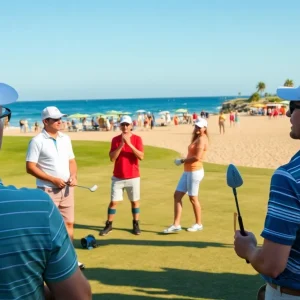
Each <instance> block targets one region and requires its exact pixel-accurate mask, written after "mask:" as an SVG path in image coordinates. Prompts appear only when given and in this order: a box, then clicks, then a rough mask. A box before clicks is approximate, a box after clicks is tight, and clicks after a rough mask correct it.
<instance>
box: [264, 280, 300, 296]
mask: <svg viewBox="0 0 300 300" xmlns="http://www.w3.org/2000/svg"><path fill="white" fill-rule="evenodd" d="M268 285H270V286H271V287H272V288H273V289H275V290H279V291H280V293H282V294H287V295H291V296H300V290H294V289H290V288H287V287H284V286H279V285H277V284H274V283H268Z"/></svg>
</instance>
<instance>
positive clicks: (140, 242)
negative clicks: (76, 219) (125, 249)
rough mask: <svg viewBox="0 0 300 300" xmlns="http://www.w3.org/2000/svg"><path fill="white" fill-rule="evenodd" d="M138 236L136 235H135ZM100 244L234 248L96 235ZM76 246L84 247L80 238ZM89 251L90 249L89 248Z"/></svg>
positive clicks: (199, 243) (211, 243) (227, 245)
mask: <svg viewBox="0 0 300 300" xmlns="http://www.w3.org/2000/svg"><path fill="white" fill-rule="evenodd" d="M135 237H136V236H135ZM95 238H96V240H97V244H98V246H99V247H100V248H101V247H103V246H110V245H135V246H156V247H193V248H207V247H219V248H232V247H233V246H232V244H222V243H214V242H199V241H169V240H165V241H157V240H140V239H139V237H136V238H135V239H127V240H126V239H106V238H105V237H100V236H95ZM73 244H74V247H75V248H80V249H81V248H82V247H81V242H80V240H78V239H74V241H73ZM87 251H88V250H87Z"/></svg>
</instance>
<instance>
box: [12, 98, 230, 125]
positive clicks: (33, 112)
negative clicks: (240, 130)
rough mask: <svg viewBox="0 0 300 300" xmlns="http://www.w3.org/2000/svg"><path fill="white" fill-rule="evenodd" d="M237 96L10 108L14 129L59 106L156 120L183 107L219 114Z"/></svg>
mask: <svg viewBox="0 0 300 300" xmlns="http://www.w3.org/2000/svg"><path fill="white" fill-rule="evenodd" d="M233 98H236V97H231V96H223V97H192V98H191V97H187V98H185V97H181V98H145V99H110V100H55V101H54V100H52V101H18V102H16V103H14V104H11V105H9V108H10V109H11V110H12V117H11V121H10V125H11V126H19V120H21V119H27V120H28V123H29V125H31V124H33V123H34V122H36V121H37V122H41V117H40V116H41V111H42V110H43V109H44V108H45V107H47V106H56V107H58V109H59V110H60V111H61V112H62V113H65V114H68V115H71V114H75V113H84V114H94V113H104V114H106V112H107V111H110V110H117V111H123V112H125V111H126V112H130V113H131V116H132V118H135V117H136V115H137V113H136V111H137V110H141V109H142V110H145V111H146V112H148V111H150V112H151V113H153V114H154V115H155V116H156V117H158V113H159V112H161V111H165V110H167V111H169V112H170V114H171V116H172V115H174V114H175V111H176V110H177V109H179V108H184V109H187V110H188V112H190V113H193V112H196V113H198V114H199V113H200V111H201V110H204V111H207V112H210V113H217V112H218V111H219V109H220V107H221V106H222V103H223V102H224V101H228V100H229V99H233Z"/></svg>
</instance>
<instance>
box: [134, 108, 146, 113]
mask: <svg viewBox="0 0 300 300" xmlns="http://www.w3.org/2000/svg"><path fill="white" fill-rule="evenodd" d="M136 112H137V113H144V112H146V111H145V110H144V109H139V110H137V111H136Z"/></svg>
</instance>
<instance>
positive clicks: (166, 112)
mask: <svg viewBox="0 0 300 300" xmlns="http://www.w3.org/2000/svg"><path fill="white" fill-rule="evenodd" d="M169 113H170V112H169V111H167V110H164V111H161V112H159V113H158V114H159V115H165V114H169Z"/></svg>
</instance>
